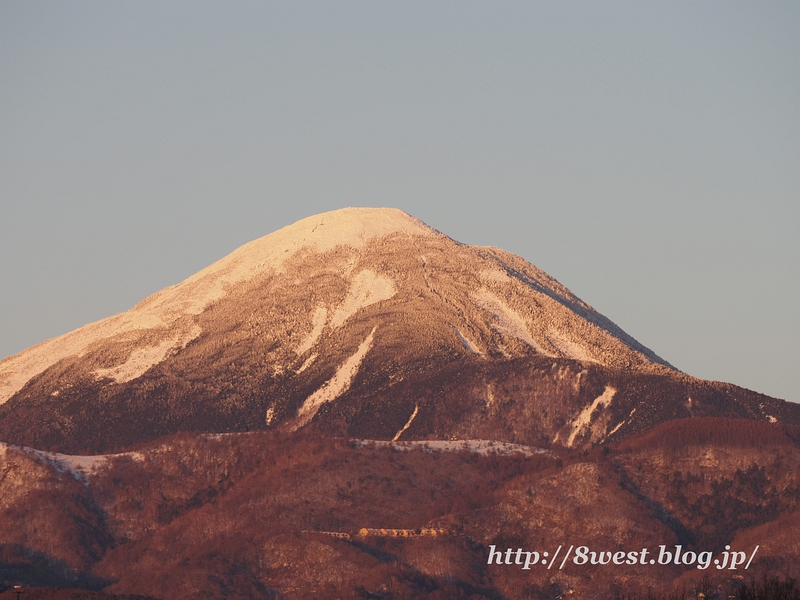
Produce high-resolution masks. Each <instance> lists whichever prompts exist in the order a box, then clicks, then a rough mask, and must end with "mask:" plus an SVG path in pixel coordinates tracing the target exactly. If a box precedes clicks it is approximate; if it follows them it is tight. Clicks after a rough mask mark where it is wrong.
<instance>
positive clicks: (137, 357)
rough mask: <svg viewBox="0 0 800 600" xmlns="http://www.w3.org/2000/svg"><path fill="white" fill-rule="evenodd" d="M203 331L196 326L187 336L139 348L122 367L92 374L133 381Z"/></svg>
mask: <svg viewBox="0 0 800 600" xmlns="http://www.w3.org/2000/svg"><path fill="white" fill-rule="evenodd" d="M201 332H202V330H201V329H200V327H198V326H197V325H195V326H194V327H192V329H191V330H190V331H188V332H187V333H186V334H185V335H179V336H177V337H172V338H170V339H166V340H163V341H162V342H161V343H160V344H158V345H156V346H146V347H144V348H137V349H136V350H134V351H133V352H131V355H130V356H129V357H128V360H126V361H125V362H124V363H122V364H121V365H117V366H115V367H109V368H107V369H97V370H95V371H92V374H93V375H94V376H95V377H96V378H97V379H102V378H103V377H110V378H111V379H113V380H114V381H116V382H117V383H125V382H126V381H132V380H134V379H136V378H137V377H139V376H141V375H143V374H144V373H145V372H146V371H147V370H148V369H149V368H150V367H152V366H154V365H157V364H158V363H160V362H161V361H162V360H164V359H165V358H166V357H167V354H169V353H170V352H171V351H172V350H173V349H175V348H177V347H179V346H180V347H181V348H185V347H186V344H188V343H189V342H191V341H192V340H193V339H195V338H196V337H197V336H199V335H200V333H201Z"/></svg>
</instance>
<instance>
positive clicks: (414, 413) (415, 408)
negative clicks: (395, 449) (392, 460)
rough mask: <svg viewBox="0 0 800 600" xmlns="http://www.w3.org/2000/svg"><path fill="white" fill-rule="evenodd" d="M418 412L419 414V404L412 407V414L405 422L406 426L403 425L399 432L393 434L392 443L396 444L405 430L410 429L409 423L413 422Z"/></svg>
mask: <svg viewBox="0 0 800 600" xmlns="http://www.w3.org/2000/svg"><path fill="white" fill-rule="evenodd" d="M418 412H419V404H416V405H415V406H414V412H412V413H411V416H410V417H409V418H408V421H406V424H405V425H403V427H401V428H400V431H398V432H397V433H395V434H394V437H393V438H392V441H393V442H396V441H397V440H399V439H400V436H401V435H403V433H404V432H405V430H406V429H408V428H409V427H411V422H412V421H413V420H414V417H416V416H417V413H418Z"/></svg>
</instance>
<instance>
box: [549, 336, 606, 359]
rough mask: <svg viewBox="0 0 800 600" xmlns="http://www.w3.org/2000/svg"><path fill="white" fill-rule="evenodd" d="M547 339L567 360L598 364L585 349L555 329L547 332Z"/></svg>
mask: <svg viewBox="0 0 800 600" xmlns="http://www.w3.org/2000/svg"><path fill="white" fill-rule="evenodd" d="M547 339H548V340H550V343H551V344H553V346H555V347H556V348H557V349H558V351H559V352H561V354H562V355H564V357H565V358H573V359H575V360H579V361H582V362H597V361H596V360H595V359H594V358H593V357H592V356H591V355H590V354H589V353H588V352H587V351H586V349H585V348H583V347H582V346H581V345H579V344H577V343H575V342H573V341H572V340H570V339H567V338H566V337H565V336H563V335H562V334H560V333H559V332H557V331H555V330H553V329H551V330H550V331H548V332H547Z"/></svg>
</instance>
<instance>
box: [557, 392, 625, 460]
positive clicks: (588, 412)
mask: <svg viewBox="0 0 800 600" xmlns="http://www.w3.org/2000/svg"><path fill="white" fill-rule="evenodd" d="M616 393H617V390H616V389H614V388H613V387H611V386H610V385H607V386H606V389H605V390H603V393H602V394H600V395H599V396H598V397H597V398H595V399H594V401H593V402H592V403H591V404H590V405H589V406H587V407H586V408H584V409H583V410H582V411H581V413H580V414H579V415H578V416H577V417H576V418H575V420H574V421H573V422H572V424H571V425H570V430H571V431H570V434H569V438H568V439H567V446H568V447H570V448H571V447H572V445H573V444H574V443H575V438H576V437H578V435H579V434H582V433H584V432H585V431H586V430H587V429H588V428H589V426H590V425H591V420H592V414H594V411H595V410H597V408H598V407H600V406H601V405H602V406H604V407H608V406H609V405H610V404H611V401H612V400H613V399H614V394H616Z"/></svg>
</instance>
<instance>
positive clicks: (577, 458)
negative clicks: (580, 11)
mask: <svg viewBox="0 0 800 600" xmlns="http://www.w3.org/2000/svg"><path fill="white" fill-rule="evenodd" d="M798 424H800V406H798V405H794V404H790V403H786V402H783V401H781V400H777V399H773V398H770V397H768V396H764V395H762V394H758V393H756V392H752V391H749V390H744V389H742V388H738V387H736V386H733V385H729V384H725V383H719V382H709V381H703V380H699V379H696V378H694V377H691V376H690V375H687V374H684V373H681V372H679V371H677V370H676V369H675V368H674V367H672V366H671V365H670V364H669V363H668V362H667V361H665V360H664V359H662V358H661V357H659V356H658V355H657V354H656V353H654V352H653V351H651V350H649V349H648V348H646V347H645V346H643V345H642V344H640V343H639V342H637V341H636V340H634V339H633V338H632V337H631V336H629V335H627V334H626V333H625V332H624V331H623V330H622V329H620V328H619V327H618V326H617V325H615V324H614V323H613V322H611V321H610V320H608V319H607V318H605V317H604V316H602V315H600V314H599V313H597V312H596V311H595V310H594V309H593V308H592V307H591V306H590V305H588V304H587V303H586V302H584V301H582V300H581V299H579V298H577V297H576V296H575V295H574V294H572V293H571V292H570V291H569V290H568V289H567V288H565V287H564V286H563V285H561V284H560V283H558V281H556V280H555V279H553V278H552V277H551V276H549V275H548V274H546V273H544V272H543V271H541V270H539V269H537V268H536V267H535V266H533V265H532V264H530V263H528V262H527V261H525V260H524V259H522V258H520V257H518V256H515V255H512V254H510V253H507V252H504V251H503V250H499V249H496V248H491V247H475V246H468V245H464V244H460V243H458V242H456V241H454V240H452V239H450V238H449V237H447V236H446V235H444V234H443V233H440V232H438V231H436V230H434V229H432V228H430V227H428V226H427V225H425V224H424V223H422V222H421V221H419V220H417V219H415V218H413V217H411V216H409V215H407V214H405V213H403V212H402V211H399V210H396V209H367V208H349V209H342V210H338V211H334V212H330V213H325V214H321V215H317V216H314V217H310V218H307V219H304V220H302V221H299V222H298V223H295V224H294V225H290V226H288V227H286V228H284V229H281V230H279V231H277V232H275V233H272V234H270V235H267V236H266V237H263V238H261V239H258V240H255V241H253V242H250V243H249V244H246V245H244V246H242V247H241V248H239V249H238V250H236V251H235V252H233V253H232V254H230V255H228V256H227V257H225V258H223V259H222V260H220V261H218V262H216V263H214V264H213V265H211V266H209V267H208V268H206V269H204V270H202V271H200V272H199V273H197V274H195V275H193V276H192V277H190V278H189V279H187V280H186V281H183V282H182V283H179V284H177V285H175V286H172V287H169V288H167V289H165V290H162V291H161V292H158V293H157V294H154V295H153V296H150V297H149V298H146V299H145V300H143V301H142V302H141V303H139V304H138V305H137V306H135V307H134V308H132V309H131V310H130V311H128V312H126V313H122V314H119V315H115V316H112V317H109V318H107V319H104V320H102V321H98V322H96V323H91V324H88V325H85V326H84V327H82V328H80V329H78V330H76V331H73V332H71V333H69V334H66V335H64V336H61V337H59V338H55V339H52V340H48V341H46V342H43V343H41V344H39V345H37V346H34V347H32V348H29V349H28V350H25V351H24V352H21V353H20V354H18V355H16V356H12V357H8V358H6V359H4V360H3V361H2V362H0V440H2V442H3V443H2V445H0V466H2V468H3V469H4V470H3V471H2V473H3V475H0V496H1V497H2V500H0V512H2V513H3V515H4V517H3V521H2V522H3V525H2V527H1V528H0V550H2V553H0V583H2V581H4V580H5V581H7V582H11V581H15V580H19V581H22V582H24V583H27V584H30V585H39V586H44V585H50V586H61V587H76V588H82V589H95V590H104V591H106V592H109V593H110V592H115V593H138V594H147V595H150V596H153V597H162V598H195V597H196V598H207V597H220V598H223V597H224V598H238V597H242V598H244V597H248V598H250V597H298V598H305V597H332V598H333V597H355V596H353V595H354V594H357V593H358V594H362V595H363V594H373V596H369V595H367V596H364V597H397V598H404V597H426V596H430V597H442V598H449V597H473V596H474V597H487V598H501V597H502V598H506V597H508V598H517V597H531V598H540V597H541V598H551V597H558V596H559V595H561V594H568V593H569V594H578V596H575V597H608V596H605V595H604V594H608V593H612V594H613V593H628V592H629V591H630V592H637V591H641V590H646V589H648V587H650V588H654V586H660V585H662V584H663V585H666V584H669V585H671V584H672V583H673V582H680V583H682V584H685V585H693V579H692V578H693V577H694V576H695V575H697V576H700V577H702V576H704V575H708V576H709V577H711V576H713V577H714V578H716V579H717V580H719V585H723V586H728V587H727V588H726V589H729V590H734V591H735V588H736V586H737V585H740V584H741V582H742V581H744V579H737V578H736V576H737V575H739V574H740V573H741V572H743V571H742V570H741V568H740V569H738V570H737V569H730V568H726V569H727V570H723V569H716V568H715V567H709V569H699V568H698V564H700V563H698V562H697V561H698V560H700V559H699V558H698V557H699V556H700V554H701V552H706V551H707V552H712V553H713V556H714V557H718V556H722V555H721V554H720V553H722V552H726V550H725V546H726V545H732V544H735V543H738V544H740V545H742V546H743V547H744V546H745V545H747V546H748V548H749V550H750V551H752V549H753V547H755V546H759V548H760V550H759V552H760V554H758V553H756V555H755V557H754V559H753V561H752V565H751V567H750V568H751V571H749V572H748V573H755V572H756V571H757V570H759V569H760V571H759V572H764V573H770V574H771V573H773V572H777V571H776V569H779V568H780V569H783V571H781V573H783V574H787V573H796V570H797V567H796V566H792V565H798V564H800V560H797V557H800V548H798V547H797V543H796V542H790V541H789V540H790V539H792V540H794V539H797V537H798V536H796V535H795V534H796V533H797V523H798V519H797V518H795V516H794V515H796V513H795V512H794V511H795V510H796V508H797V504H798V501H800V491H799V489H800V488H798V482H797V481H796V477H795V475H794V474H795V473H796V472H797V467H798V466H800V449H798V440H800V435H799V434H798V431H800V430H798ZM221 434H229V435H221ZM165 436H166V437H165ZM379 530H384V533H375V531H379ZM390 530H391V531H390ZM423 530H424V532H425V533H423ZM45 532H46V533H45ZM365 532H366V533H365ZM790 533H791V534H792V535H793V536H795V537H787V536H789V534H790ZM781 544H783V545H782V546H781ZM559 545H560V546H562V547H563V549H562V552H566V549H567V548H568V547H569V546H570V545H571V546H573V550H572V551H576V550H575V549H576V548H578V547H586V548H589V547H590V546H591V547H592V548H597V549H598V552H599V551H608V552H611V551H614V552H615V553H616V552H621V551H623V550H624V551H625V552H624V556H625V558H624V559H623V560H622V563H621V564H616V563H613V562H612V563H611V564H610V565H609V564H606V563H602V562H597V564H593V563H592V562H591V561H589V560H588V559H587V562H586V563H580V564H579V563H576V562H574V560H575V556H573V562H567V563H565V566H564V568H563V569H557V570H556V571H553V570H552V568H551V569H550V572H549V573H548V569H547V565H546V564H545V562H546V561H544V556H543V555H541V553H542V552H545V551H547V552H549V553H552V552H555V550H556V548H557V547H559ZM661 545H663V546H664V548H665V550H664V552H666V548H668V547H669V548H672V550H670V552H673V554H674V547H675V546H676V545H679V546H681V549H682V551H683V552H686V551H690V552H693V553H694V556H695V561H694V562H693V563H691V564H689V563H688V562H687V563H684V562H681V561H680V560H679V561H678V562H675V561H674V560H672V562H670V563H669V564H667V563H664V564H660V563H659V561H658V560H657V559H658V556H659V555H658V554H657V553H658V552H659V547H660V546H661ZM551 546H552V548H551ZM491 547H494V549H495V550H497V549H498V548H500V549H502V551H503V552H505V551H506V550H508V549H512V550H513V552H514V553H515V552H516V550H517V549H520V557H521V556H528V557H530V556H532V554H526V555H523V554H522V552H523V551H524V552H534V551H535V552H539V553H540V555H541V556H542V562H541V565H544V566H539V567H531V568H529V569H522V568H521V567H520V566H519V565H518V564H516V563H514V561H512V563H514V564H506V561H505V558H504V559H503V562H502V563H500V564H497V561H495V562H494V563H493V564H491V565H490V564H488V562H487V561H488V560H489V558H490V556H492V554H491V551H490V548H491ZM643 548H650V549H652V550H653V551H654V552H656V557H655V558H656V563H655V564H654V565H651V564H650V563H649V562H648V559H647V557H644V558H642V556H641V555H637V556H638V558H637V560H636V561H634V562H635V564H631V563H630V562H629V560H628V559H629V556H628V551H630V552H633V551H634V550H635V551H636V552H641V550H642V549H643ZM787 548H788V550H787ZM730 551H731V552H733V551H738V550H737V549H736V547H734V549H733V550H730ZM587 552H588V550H587ZM504 556H505V555H504ZM509 556H511V555H509ZM514 556H515V557H516V554H514ZM587 556H588V555H587ZM597 556H599V555H597ZM603 556H605V555H603ZM609 556H611V554H609ZM726 556H727V555H726ZM737 556H738V555H737ZM748 556H749V555H748ZM662 557H663V553H662ZM793 557H794V558H793ZM565 560H567V561H568V560H569V558H567V559H565ZM603 560H604V559H603ZM609 560H610V559H609ZM726 560H727V559H726ZM770 561H771V562H770ZM523 564H524V563H523ZM529 566H530V565H529ZM793 569H794V570H793ZM155 572H157V573H158V574H159V575H158V577H152V576H150V575H148V573H155ZM797 575H800V573H797ZM797 575H795V576H797ZM737 582H738V583H737ZM9 585H10V584H9ZM654 589H655V588H654ZM592 590H599V591H598V592H597V593H598V594H600V595H595V596H591V595H589V594H590V592H592ZM362 592H363V593H362ZM374 594H378V596H374ZM381 594H382V595H381ZM435 594H439V595H438V596H435ZM612 597H613V596H612Z"/></svg>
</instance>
